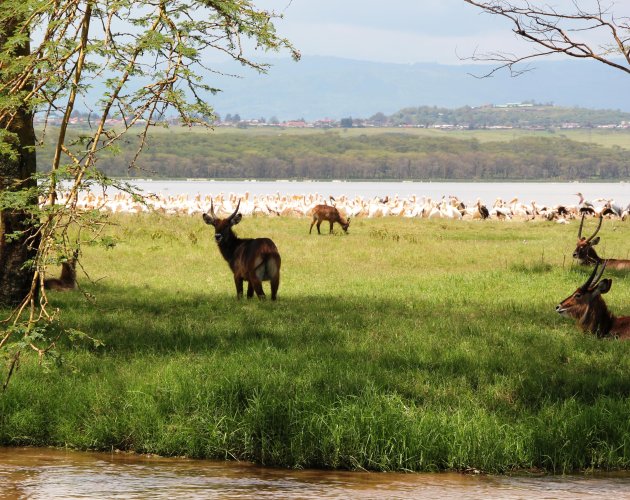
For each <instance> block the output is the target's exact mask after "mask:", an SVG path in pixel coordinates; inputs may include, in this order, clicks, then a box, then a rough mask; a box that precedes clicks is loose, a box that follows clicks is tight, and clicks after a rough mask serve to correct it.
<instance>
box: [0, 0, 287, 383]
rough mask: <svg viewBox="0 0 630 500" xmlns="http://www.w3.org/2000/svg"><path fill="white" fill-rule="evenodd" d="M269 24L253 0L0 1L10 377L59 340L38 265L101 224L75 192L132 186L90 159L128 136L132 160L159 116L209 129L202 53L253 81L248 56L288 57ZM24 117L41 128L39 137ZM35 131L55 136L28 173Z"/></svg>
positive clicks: (0, 137)
mask: <svg viewBox="0 0 630 500" xmlns="http://www.w3.org/2000/svg"><path fill="white" fill-rule="evenodd" d="M278 17H279V16H278V15H277V14H276V13H275V12H269V11H266V10H262V9H259V8H257V7H256V6H255V5H254V2H253V1H252V0H2V8H0V188H1V191H0V304H2V305H4V306H5V307H6V306H9V305H13V306H16V307H15V308H14V309H12V312H10V313H9V316H8V318H7V319H6V320H4V321H3V322H2V323H1V324H2V330H0V356H4V357H5V361H6V362H7V363H8V373H9V377H10V374H11V373H12V371H13V368H14V367H15V366H16V363H17V362H18V360H19V358H20V355H21V354H22V353H23V352H24V350H29V351H31V350H32V351H34V352H37V353H38V354H39V355H40V357H42V356H44V355H45V354H47V353H49V352H51V350H52V348H53V347H54V345H55V341H56V340H57V339H58V337H59V335H61V334H60V333H59V330H58V328H56V326H55V324H56V322H55V319H56V313H55V314H53V313H50V312H49V311H48V308H47V307H46V306H47V303H48V302H47V297H46V292H45V290H44V288H43V286H42V285H43V276H44V272H45V269H46V266H47V265H48V264H50V263H53V262H56V263H59V262H63V261H64V260H66V259H68V257H69V256H70V255H72V254H73V253H74V252H76V251H78V246H79V245H80V242H81V239H82V238H83V239H86V238H96V237H97V235H98V231H99V228H101V227H102V223H103V221H102V220H101V219H100V216H99V215H98V214H94V213H92V212H89V213H83V212H81V211H78V210H77V201H78V197H79V194H80V193H81V192H82V191H83V190H85V189H89V188H93V187H94V184H100V185H103V186H106V185H110V184H116V185H117V187H119V188H122V189H127V190H131V189H132V187H130V186H126V185H124V184H122V183H116V182H115V181H112V180H110V179H107V178H105V176H103V175H102V174H101V173H100V172H99V170H98V159H99V155H100V154H101V153H102V152H103V151H105V150H111V149H112V148H115V146H116V142H117V141H119V140H120V139H121V138H122V137H125V136H127V139H126V140H127V141H129V140H130V139H129V137H132V138H135V139H136V140H137V154H136V158H137V155H138V154H139V153H140V151H141V150H142V147H143V146H144V144H145V141H146V139H147V133H148V130H149V129H150V127H152V126H155V125H165V122H164V118H165V117H167V116H169V113H171V114H172V113H176V114H177V115H179V120H180V122H181V123H182V124H184V125H188V126H191V125H194V124H202V125H207V124H208V122H211V121H212V117H213V114H212V107H211V106H210V105H209V104H208V103H207V98H208V96H210V95H212V94H213V93H215V92H216V91H217V89H216V88H214V87H213V86H212V85H211V84H210V83H209V82H208V81H207V79H208V78H209V77H211V76H212V75H213V74H214V73H213V71H212V68H210V67H208V66H207V65H206V64H205V63H204V61H205V60H206V59H207V57H206V56H207V54H208V51H215V52H216V51H218V52H220V53H223V54H226V55H227V56H229V57H230V58H232V59H234V60H235V61H238V62H240V63H241V64H242V65H244V66H248V67H251V68H254V69H257V70H259V71H262V72H264V71H266V69H267V65H265V64H260V63H257V62H256V61H255V60H254V59H252V58H251V57H250V56H249V54H251V53H252V51H254V50H262V51H268V50H272V51H278V50H288V51H290V52H291V54H292V56H293V57H294V58H295V59H297V58H298V57H299V53H298V52H297V51H296V50H295V49H294V48H293V47H292V45H291V44H290V42H289V41H288V40H286V39H284V38H282V37H280V36H279V35H278V34H277V33H276V31H275V27H274V21H275V20H276V19H277V18H278ZM94 82H100V83H101V84H102V85H103V86H104V88H105V91H102V90H101V91H100V99H99V100H98V103H97V104H96V105H92V108H91V109H90V114H91V120H90V127H89V129H88V130H82V131H81V135H80V140H78V141H76V140H75V141H70V140H69V139H68V135H67V132H68V127H69V125H70V122H71V115H72V113H73V111H74V110H75V108H76V107H77V106H78V104H79V103H80V102H81V100H82V99H84V98H85V97H86V96H87V95H89V93H90V89H91V87H92V84H93V83H94ZM53 115H56V116H57V117H58V116H60V117H61V118H60V124H59V125H58V126H56V127H55V128H51V127H48V126H47V124H48V123H49V121H50V118H51V117H52V116H53ZM34 116H40V117H42V120H43V123H44V126H43V129H42V130H38V135H36V134H35V131H34V127H33V117H34ZM114 118H116V119H117V120H116V122H117V124H116V125H115V126H114V125H112V124H111V123H112V121H113V119H114ZM129 132H133V133H132V134H129ZM45 134H49V135H54V137H55V154H54V157H53V160H52V163H51V164H49V165H39V169H38V170H40V172H39V173H36V163H35V158H36V146H37V144H38V143H39V142H40V141H41V140H42V137H43V136H44V135H45ZM131 166H132V165H130V167H131ZM82 231H83V233H82ZM85 234H87V236H82V235H85Z"/></svg>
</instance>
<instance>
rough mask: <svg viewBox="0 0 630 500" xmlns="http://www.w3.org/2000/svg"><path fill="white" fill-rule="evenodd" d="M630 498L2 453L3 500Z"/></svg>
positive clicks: (548, 480)
mask: <svg viewBox="0 0 630 500" xmlns="http://www.w3.org/2000/svg"><path fill="white" fill-rule="evenodd" d="M184 497H185V498H187V499H207V498H221V499H232V498H243V499H244V498H247V499H249V498H252V499H254V498H278V499H298V498H299V499H331V498H332V499H348V498H357V499H358V498H361V499H370V498H374V499H376V498H386V499H411V498H440V499H457V500H465V499H486V498H502V499H517V498H519V499H522V498H527V499H538V498H540V499H542V498H545V499H551V498H554V499H606V500H608V499H612V498H614V499H626V498H627V499H630V474H628V473H625V472H623V473H616V474H606V475H576V476H536V475H534V476H522V475H521V476H489V475H468V474H457V473H441V474H394V473H369V472H343V471H341V472H340V471H319V470H302V471H294V470H286V469H275V468H263V467H257V466H254V465H251V464H248V463H244V462H216V461H207V460H188V459H167V458H159V457H143V456H138V455H133V454H124V453H89V452H85V453H84V452H71V451H64V450H54V449H47V448H0V500H17V499H25V498H29V499H42V500H44V499H45V500H52V499H78V498H81V499H85V498H89V499H112V498H124V499H135V498H138V499H140V498H142V499H145V498H151V499H173V498H184Z"/></svg>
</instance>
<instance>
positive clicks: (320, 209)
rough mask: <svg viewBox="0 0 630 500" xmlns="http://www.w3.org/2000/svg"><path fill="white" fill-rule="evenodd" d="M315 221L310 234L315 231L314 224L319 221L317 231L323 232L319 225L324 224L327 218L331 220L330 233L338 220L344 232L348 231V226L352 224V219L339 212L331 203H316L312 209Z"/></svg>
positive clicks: (312, 223)
mask: <svg viewBox="0 0 630 500" xmlns="http://www.w3.org/2000/svg"><path fill="white" fill-rule="evenodd" d="M312 215H313V222H311V228H310V229H309V231H308V234H311V231H313V225H314V224H315V223H317V233H318V234H322V233H321V231H320V230H319V226H321V225H322V222H323V221H325V220H327V221H328V222H330V231H329V232H330V233H332V232H333V224H334V223H335V222H336V223H338V224H339V225H340V226H341V229H343V231H344V233H347V232H348V227H349V226H350V219H346V218H345V217H344V216H343V215H341V214H340V213H339V210H337V209H336V208H335V207H331V206H329V205H315V207H314V208H313V211H312Z"/></svg>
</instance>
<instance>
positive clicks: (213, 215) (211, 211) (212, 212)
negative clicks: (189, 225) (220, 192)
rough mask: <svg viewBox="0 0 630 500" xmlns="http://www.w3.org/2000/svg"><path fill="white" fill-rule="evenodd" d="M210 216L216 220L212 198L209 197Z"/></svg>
mask: <svg viewBox="0 0 630 500" xmlns="http://www.w3.org/2000/svg"><path fill="white" fill-rule="evenodd" d="M210 217H212V220H216V218H217V216H216V215H215V213H214V203H212V198H210Z"/></svg>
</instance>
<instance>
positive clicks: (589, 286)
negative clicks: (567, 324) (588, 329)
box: [556, 262, 612, 319]
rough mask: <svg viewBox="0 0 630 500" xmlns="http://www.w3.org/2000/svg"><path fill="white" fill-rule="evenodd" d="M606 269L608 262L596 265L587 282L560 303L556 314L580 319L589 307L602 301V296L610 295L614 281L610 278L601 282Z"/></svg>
mask: <svg viewBox="0 0 630 500" xmlns="http://www.w3.org/2000/svg"><path fill="white" fill-rule="evenodd" d="M604 269H606V262H604V263H603V264H601V265H600V264H595V268H594V269H593V272H592V273H591V275H590V276H589V277H588V279H587V280H586V282H585V283H584V284H583V285H582V286H581V287H579V288H578V289H577V290H576V291H575V292H573V293H572V294H571V295H569V296H568V297H567V298H566V299H564V300H563V301H562V302H560V304H558V305H557V306H556V312H558V313H560V314H562V315H563V316H569V317H572V318H578V319H579V318H580V317H582V316H583V315H584V314H585V312H586V309H587V308H588V307H589V306H591V305H593V304H594V303H596V302H597V301H602V300H603V299H602V298H601V295H602V294H604V293H608V291H609V290H610V287H611V286H612V280H611V279H610V278H606V279H603V280H601V281H600V278H601V277H602V274H604Z"/></svg>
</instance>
